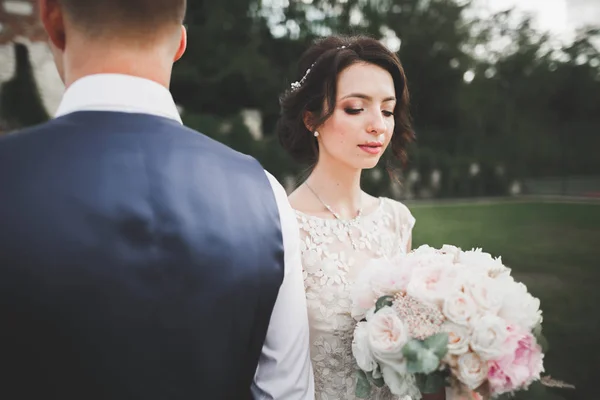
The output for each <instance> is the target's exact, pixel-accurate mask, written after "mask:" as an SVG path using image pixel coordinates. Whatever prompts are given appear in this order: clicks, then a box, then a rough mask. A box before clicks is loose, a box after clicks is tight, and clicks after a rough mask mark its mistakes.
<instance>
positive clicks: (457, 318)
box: [442, 292, 477, 325]
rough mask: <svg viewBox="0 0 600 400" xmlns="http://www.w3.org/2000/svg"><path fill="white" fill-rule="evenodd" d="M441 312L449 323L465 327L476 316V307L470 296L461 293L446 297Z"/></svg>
mask: <svg viewBox="0 0 600 400" xmlns="http://www.w3.org/2000/svg"><path fill="white" fill-rule="evenodd" d="M442 312H443V313H444V316H445V317H446V318H448V319H449V320H450V321H452V322H454V323H457V324H460V325H467V324H468V323H469V320H471V318H473V317H474V316H475V315H476V313H477V306H476V305H475V302H474V301H473V299H472V298H471V296H469V295H467V294H465V293H462V292H456V293H454V294H451V295H450V296H448V297H446V299H445V300H444V306H443V308H442Z"/></svg>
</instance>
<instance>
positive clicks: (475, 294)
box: [464, 276, 506, 314]
mask: <svg viewBox="0 0 600 400" xmlns="http://www.w3.org/2000/svg"><path fill="white" fill-rule="evenodd" d="M464 288H465V290H466V291H467V292H468V293H469V294H470V295H471V297H472V298H473V300H474V301H475V304H476V305H477V308H478V310H479V311H480V312H481V313H482V314H484V313H491V314H497V313H498V311H499V310H500V307H502V303H503V301H504V297H505V296H506V291H505V290H503V289H504V285H499V284H498V283H497V282H496V281H495V280H494V279H492V278H490V277H487V276H477V277H471V278H470V279H467V281H466V282H465V284H464Z"/></svg>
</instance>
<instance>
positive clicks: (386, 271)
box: [351, 259, 412, 321]
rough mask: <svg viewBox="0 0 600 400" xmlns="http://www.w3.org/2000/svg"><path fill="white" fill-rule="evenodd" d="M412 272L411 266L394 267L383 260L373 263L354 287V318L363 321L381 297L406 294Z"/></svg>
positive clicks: (352, 312) (359, 277) (352, 294)
mask: <svg viewBox="0 0 600 400" xmlns="http://www.w3.org/2000/svg"><path fill="white" fill-rule="evenodd" d="M411 272H412V269H411V268H410V265H394V264H390V263H389V262H388V261H385V260H383V259H378V260H374V261H371V262H370V263H369V264H368V265H366V266H365V268H364V269H363V270H362V271H361V272H360V274H359V276H358V278H357V281H356V284H355V285H354V286H353V287H352V291H351V299H352V310H351V315H352V317H353V318H354V319H356V320H357V321H361V320H362V319H364V318H366V316H367V314H369V311H370V310H371V309H372V308H373V307H374V306H375V303H376V302H377V300H378V299H379V298H380V297H381V296H386V295H389V296H393V295H394V294H396V293H401V292H405V291H406V287H407V285H408V282H409V281H410V277H411Z"/></svg>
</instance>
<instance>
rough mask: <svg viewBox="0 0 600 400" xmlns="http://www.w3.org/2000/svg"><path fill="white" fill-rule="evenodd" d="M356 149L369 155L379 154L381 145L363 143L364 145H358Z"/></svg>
mask: <svg viewBox="0 0 600 400" xmlns="http://www.w3.org/2000/svg"><path fill="white" fill-rule="evenodd" d="M358 147H360V148H361V150H363V151H365V152H367V153H369V154H379V153H381V150H382V149H383V145H382V144H381V143H379V142H369V143H365V144H359V145H358Z"/></svg>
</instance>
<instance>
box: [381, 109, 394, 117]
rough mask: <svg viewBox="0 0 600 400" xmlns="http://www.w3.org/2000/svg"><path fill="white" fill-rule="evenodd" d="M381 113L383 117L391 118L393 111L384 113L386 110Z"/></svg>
mask: <svg viewBox="0 0 600 400" xmlns="http://www.w3.org/2000/svg"><path fill="white" fill-rule="evenodd" d="M382 113H383V115H385V116H386V117H391V116H393V115H394V112H393V111H386V110H383V111H382Z"/></svg>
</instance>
